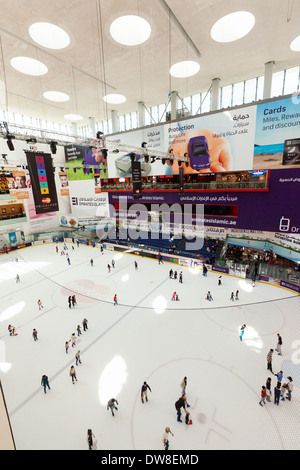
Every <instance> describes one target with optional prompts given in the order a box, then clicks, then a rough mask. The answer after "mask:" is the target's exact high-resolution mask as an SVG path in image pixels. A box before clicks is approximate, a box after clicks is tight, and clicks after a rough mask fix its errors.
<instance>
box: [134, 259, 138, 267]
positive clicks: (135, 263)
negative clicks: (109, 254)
mask: <svg viewBox="0 0 300 470" xmlns="http://www.w3.org/2000/svg"><path fill="white" fill-rule="evenodd" d="M134 268H135V269H137V268H138V264H137V262H136V261H135V262H134Z"/></svg>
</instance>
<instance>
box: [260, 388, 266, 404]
mask: <svg viewBox="0 0 300 470" xmlns="http://www.w3.org/2000/svg"><path fill="white" fill-rule="evenodd" d="M260 397H261V398H260V401H259V404H260V406H263V404H264V405H265V404H266V401H265V400H266V387H265V386H264V385H263V386H262V388H261V392H260Z"/></svg>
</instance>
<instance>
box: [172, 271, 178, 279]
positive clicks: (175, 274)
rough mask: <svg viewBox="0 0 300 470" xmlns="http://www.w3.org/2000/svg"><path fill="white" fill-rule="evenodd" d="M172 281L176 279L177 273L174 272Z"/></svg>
mask: <svg viewBox="0 0 300 470" xmlns="http://www.w3.org/2000/svg"><path fill="white" fill-rule="evenodd" d="M173 279H177V271H174V277H173Z"/></svg>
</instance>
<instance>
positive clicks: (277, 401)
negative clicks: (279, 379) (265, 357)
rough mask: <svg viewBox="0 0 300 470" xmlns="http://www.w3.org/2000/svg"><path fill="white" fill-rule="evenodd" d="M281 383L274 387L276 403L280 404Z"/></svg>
mask: <svg viewBox="0 0 300 470" xmlns="http://www.w3.org/2000/svg"><path fill="white" fill-rule="evenodd" d="M280 388H281V384H279V383H277V385H276V387H275V388H274V405H277V406H278V405H279V399H280V394H281V390H280Z"/></svg>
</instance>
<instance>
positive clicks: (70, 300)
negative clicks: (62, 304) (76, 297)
mask: <svg viewBox="0 0 300 470" xmlns="http://www.w3.org/2000/svg"><path fill="white" fill-rule="evenodd" d="M68 303H69V308H72V296H71V295H69V297H68Z"/></svg>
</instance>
